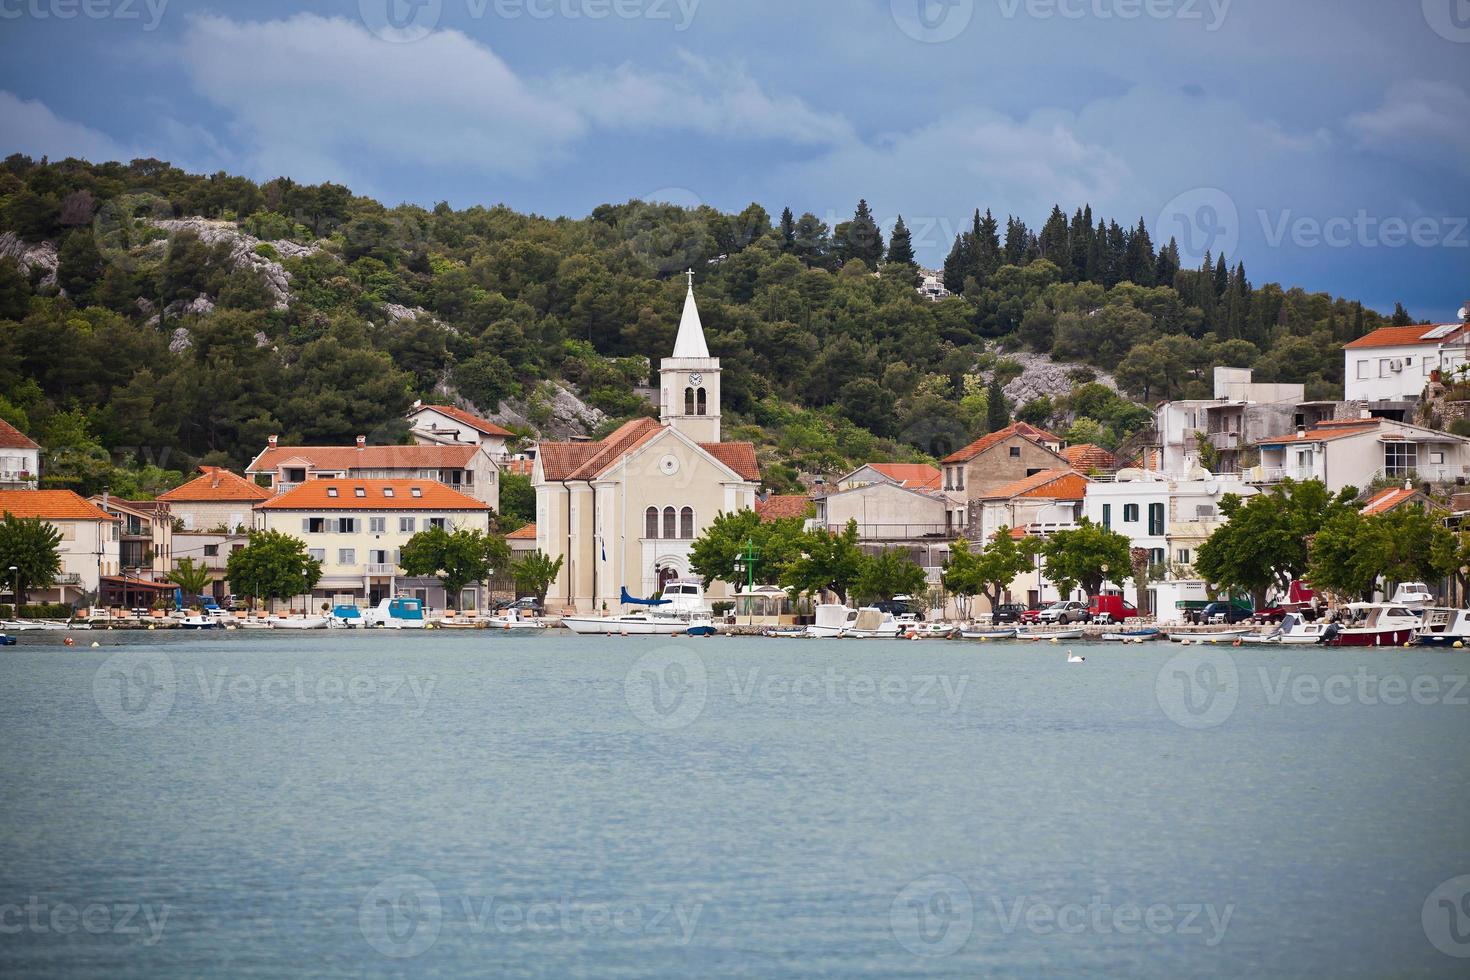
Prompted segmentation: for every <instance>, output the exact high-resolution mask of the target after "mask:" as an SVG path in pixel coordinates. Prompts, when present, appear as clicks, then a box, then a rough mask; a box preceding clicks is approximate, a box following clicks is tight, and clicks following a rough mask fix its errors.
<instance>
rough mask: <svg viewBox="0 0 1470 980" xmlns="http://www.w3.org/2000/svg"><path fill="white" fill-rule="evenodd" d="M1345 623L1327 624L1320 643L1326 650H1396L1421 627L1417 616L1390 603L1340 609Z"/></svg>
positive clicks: (1374, 603)
mask: <svg viewBox="0 0 1470 980" xmlns="http://www.w3.org/2000/svg"><path fill="white" fill-rule="evenodd" d="M1344 610H1345V611H1346V612H1347V614H1348V620H1347V622H1346V623H1328V624H1327V627H1326V629H1324V630H1323V631H1322V638H1321V640H1320V641H1319V642H1321V643H1322V644H1323V645H1324V646H1329V647H1397V646H1403V645H1404V644H1405V643H1408V642H1409V641H1410V640H1412V639H1414V636H1415V634H1416V633H1418V632H1419V629H1420V627H1421V626H1422V625H1423V624H1422V623H1421V622H1420V620H1419V616H1418V614H1417V613H1415V612H1414V611H1413V610H1412V609H1409V608H1408V607H1407V606H1401V605H1398V604H1396V603H1392V602H1354V603H1350V604H1349V605H1347V606H1345V607H1344Z"/></svg>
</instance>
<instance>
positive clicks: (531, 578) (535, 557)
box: [510, 551, 562, 603]
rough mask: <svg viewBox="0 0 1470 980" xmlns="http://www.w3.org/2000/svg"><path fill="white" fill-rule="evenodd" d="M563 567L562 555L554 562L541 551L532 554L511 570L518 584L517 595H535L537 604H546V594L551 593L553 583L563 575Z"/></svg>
mask: <svg viewBox="0 0 1470 980" xmlns="http://www.w3.org/2000/svg"><path fill="white" fill-rule="evenodd" d="M561 565H562V557H561V556H560V555H558V556H557V557H556V559H555V560H552V559H551V558H549V557H547V556H546V555H545V554H543V553H541V552H539V551H533V552H531V553H530V554H529V555H527V556H526V557H524V558H522V559H521V560H520V561H518V562H516V563H515V564H514V565H512V566H511V568H510V572H511V576H512V577H513V578H514V579H515V583H516V594H517V595H522V596H525V595H533V596H535V597H536V601H537V602H540V603H544V602H546V593H547V592H548V591H550V589H551V583H552V582H555V581H556V577H557V576H558V575H560V574H561Z"/></svg>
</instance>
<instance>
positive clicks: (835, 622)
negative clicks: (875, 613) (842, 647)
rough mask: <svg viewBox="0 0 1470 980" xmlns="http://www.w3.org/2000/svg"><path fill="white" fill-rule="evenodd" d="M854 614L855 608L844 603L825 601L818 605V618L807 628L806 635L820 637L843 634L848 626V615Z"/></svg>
mask: <svg viewBox="0 0 1470 980" xmlns="http://www.w3.org/2000/svg"><path fill="white" fill-rule="evenodd" d="M852 614H853V610H852V609H849V608H848V607H847V605H846V604H844V603H840V602H824V603H822V604H821V605H819V606H817V608H816V618H815V620H814V622H813V623H812V625H810V626H808V627H807V628H806V635H807V636H809V637H819V638H820V637H834V636H841V635H842V631H843V630H844V629H846V628H847V620H848V617H849V616H851V615H852Z"/></svg>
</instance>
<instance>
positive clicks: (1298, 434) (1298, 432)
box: [1296, 425, 1307, 439]
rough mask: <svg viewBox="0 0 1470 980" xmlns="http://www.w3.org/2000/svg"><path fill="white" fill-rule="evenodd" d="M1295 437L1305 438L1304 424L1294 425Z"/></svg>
mask: <svg viewBox="0 0 1470 980" xmlns="http://www.w3.org/2000/svg"><path fill="white" fill-rule="evenodd" d="M1296 437H1297V438H1298V439H1305V438H1306V437H1307V430H1306V427H1305V426H1301V425H1299V426H1297V427H1296Z"/></svg>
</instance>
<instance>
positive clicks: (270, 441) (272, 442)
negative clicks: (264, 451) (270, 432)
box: [265, 436, 276, 449]
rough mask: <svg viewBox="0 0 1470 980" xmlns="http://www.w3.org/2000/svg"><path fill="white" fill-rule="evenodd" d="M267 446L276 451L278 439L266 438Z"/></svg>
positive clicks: (273, 437)
mask: <svg viewBox="0 0 1470 980" xmlns="http://www.w3.org/2000/svg"><path fill="white" fill-rule="evenodd" d="M265 444H266V445H267V446H269V447H270V448H271V449H275V448H276V437H275V436H266V437H265Z"/></svg>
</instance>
